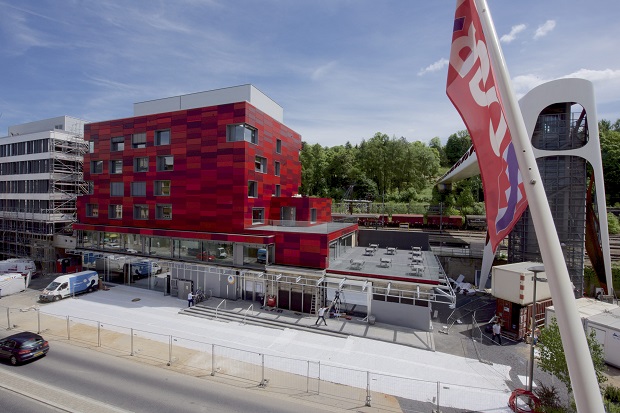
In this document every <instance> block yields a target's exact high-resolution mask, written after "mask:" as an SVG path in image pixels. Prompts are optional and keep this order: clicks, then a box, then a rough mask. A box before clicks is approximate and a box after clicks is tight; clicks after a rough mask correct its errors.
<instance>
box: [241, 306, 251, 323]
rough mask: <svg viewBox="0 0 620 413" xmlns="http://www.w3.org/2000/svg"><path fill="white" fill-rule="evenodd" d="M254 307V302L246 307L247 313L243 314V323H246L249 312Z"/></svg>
mask: <svg viewBox="0 0 620 413" xmlns="http://www.w3.org/2000/svg"><path fill="white" fill-rule="evenodd" d="M253 309H254V304H250V306H249V307H248V308H246V309H245V314H243V321H241V324H244V325H245V319H246V317H247V316H248V312H249V311H250V310H253Z"/></svg>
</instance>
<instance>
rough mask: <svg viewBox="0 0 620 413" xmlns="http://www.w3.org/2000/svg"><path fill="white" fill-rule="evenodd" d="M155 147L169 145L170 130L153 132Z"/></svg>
mask: <svg viewBox="0 0 620 413" xmlns="http://www.w3.org/2000/svg"><path fill="white" fill-rule="evenodd" d="M155 145H156V146H161V145H170V129H166V130H158V131H155Z"/></svg>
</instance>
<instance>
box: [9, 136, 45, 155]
mask: <svg viewBox="0 0 620 413" xmlns="http://www.w3.org/2000/svg"><path fill="white" fill-rule="evenodd" d="M45 152H49V139H36V140H32V141H27V142H15V143H7V144H6V145H0V158H5V157H9V156H17V155H31V154H34V153H45Z"/></svg>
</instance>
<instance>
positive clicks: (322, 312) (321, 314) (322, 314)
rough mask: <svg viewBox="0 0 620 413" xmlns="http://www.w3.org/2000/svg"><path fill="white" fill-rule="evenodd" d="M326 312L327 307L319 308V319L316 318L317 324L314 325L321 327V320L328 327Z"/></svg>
mask: <svg viewBox="0 0 620 413" xmlns="http://www.w3.org/2000/svg"><path fill="white" fill-rule="evenodd" d="M325 311H327V307H321V308H319V312H318V317H317V318H316V322H315V323H314V325H315V326H316V325H319V322H320V321H321V320H323V322H324V323H325V325H327V321H325Z"/></svg>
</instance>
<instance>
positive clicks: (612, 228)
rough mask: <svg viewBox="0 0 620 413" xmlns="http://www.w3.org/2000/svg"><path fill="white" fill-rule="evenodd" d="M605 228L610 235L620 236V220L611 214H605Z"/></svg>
mask: <svg viewBox="0 0 620 413" xmlns="http://www.w3.org/2000/svg"><path fill="white" fill-rule="evenodd" d="M607 228H608V229H609V234H610V235H616V234H620V219H618V217H617V216H615V215H614V214H612V213H611V212H608V213H607Z"/></svg>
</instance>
